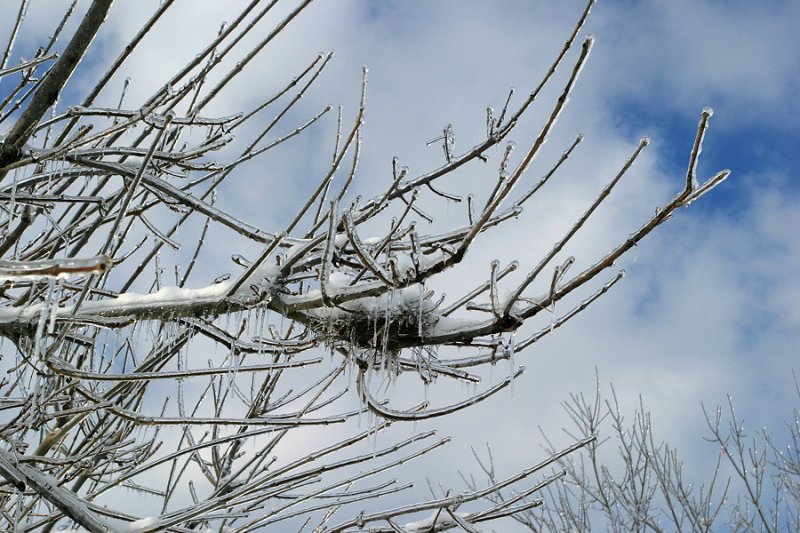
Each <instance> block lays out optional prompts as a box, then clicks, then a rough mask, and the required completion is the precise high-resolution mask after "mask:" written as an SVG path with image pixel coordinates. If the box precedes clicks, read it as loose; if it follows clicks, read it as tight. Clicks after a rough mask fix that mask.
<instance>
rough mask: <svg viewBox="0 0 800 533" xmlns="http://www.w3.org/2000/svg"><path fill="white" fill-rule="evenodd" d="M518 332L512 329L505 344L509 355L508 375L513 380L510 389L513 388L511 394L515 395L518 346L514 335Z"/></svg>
mask: <svg viewBox="0 0 800 533" xmlns="http://www.w3.org/2000/svg"><path fill="white" fill-rule="evenodd" d="M516 334H517V332H516V331H512V332H511V335H509V337H508V343H507V344H506V345H505V351H506V355H508V377H509V379H510V380H511V383H510V389H511V396H514V370H515V366H516V365H515V364H514V352H515V351H516V347H515V346H514V336H515V335H516Z"/></svg>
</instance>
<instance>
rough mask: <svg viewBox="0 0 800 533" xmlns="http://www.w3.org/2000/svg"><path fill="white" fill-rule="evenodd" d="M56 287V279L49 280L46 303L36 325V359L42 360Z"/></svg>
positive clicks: (41, 308)
mask: <svg viewBox="0 0 800 533" xmlns="http://www.w3.org/2000/svg"><path fill="white" fill-rule="evenodd" d="M55 286H56V283H55V279H53V278H48V279H47V296H45V299H44V302H43V303H42V304H41V305H40V308H39V322H38V323H37V324H36V334H35V336H34V345H33V353H34V357H35V358H36V359H41V355H42V350H43V345H44V340H43V339H44V336H45V326H46V324H47V319H48V317H49V314H50V308H51V307H52V302H53V291H54V290H55ZM56 305H58V304H56Z"/></svg>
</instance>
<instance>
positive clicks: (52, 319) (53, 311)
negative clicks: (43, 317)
mask: <svg viewBox="0 0 800 533" xmlns="http://www.w3.org/2000/svg"><path fill="white" fill-rule="evenodd" d="M63 285H64V281H63V280H62V279H61V278H58V279H57V280H56V283H55V291H56V292H57V294H56V295H54V296H53V298H52V300H51V301H50V302H49V303H48V314H49V315H50V316H49V322H48V324H47V334H48V335H52V334H53V333H54V332H55V329H56V317H57V316H58V302H59V300H60V299H61V295H62V292H63Z"/></svg>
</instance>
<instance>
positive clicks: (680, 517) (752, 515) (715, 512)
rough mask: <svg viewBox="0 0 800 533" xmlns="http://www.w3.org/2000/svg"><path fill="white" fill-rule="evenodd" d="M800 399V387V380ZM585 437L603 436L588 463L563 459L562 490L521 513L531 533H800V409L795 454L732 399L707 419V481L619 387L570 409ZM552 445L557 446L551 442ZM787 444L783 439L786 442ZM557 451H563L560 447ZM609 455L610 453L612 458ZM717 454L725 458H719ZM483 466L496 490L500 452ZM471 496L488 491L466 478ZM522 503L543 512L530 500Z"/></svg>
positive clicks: (497, 497) (792, 436)
mask: <svg viewBox="0 0 800 533" xmlns="http://www.w3.org/2000/svg"><path fill="white" fill-rule="evenodd" d="M795 387H796V392H797V398H798V399H800V387H798V386H797V382H795ZM563 406H564V409H565V411H566V414H567V416H568V417H569V418H570V419H571V421H572V424H571V426H570V427H569V428H568V429H567V430H566V431H567V433H568V434H569V435H570V436H571V437H574V438H576V439H581V438H586V436H595V437H597V438H596V439H594V440H592V441H591V442H589V443H588V444H587V446H586V447H585V452H586V453H585V454H584V455H583V456H575V455H573V456H569V457H564V458H562V459H560V460H559V461H558V466H557V469H556V471H557V473H556V474H555V476H556V477H558V478H559V479H560V480H561V482H560V483H553V484H550V485H548V487H547V488H546V489H545V490H544V491H542V493H540V495H541V499H540V500H536V501H538V502H539V503H541V502H544V503H543V505H539V506H536V509H534V508H533V507H532V508H531V509H527V510H525V511H523V512H519V513H515V514H514V515H513V518H514V519H515V520H517V522H519V523H520V524H522V525H524V526H526V527H527V528H528V529H530V531H564V532H566V531H585V532H589V531H597V530H598V529H603V530H605V531H618V532H624V531H642V532H645V531H652V532H661V531H716V530H718V529H729V530H731V531H796V530H797V529H798V528H799V527H800V490H798V488H799V487H800V455H798V447H797V445H798V443H800V411H798V410H797V409H795V410H794V413H793V417H792V419H791V420H790V421H788V422H787V427H786V429H787V430H788V437H789V439H788V442H790V443H791V444H790V445H788V446H781V445H780V444H778V442H779V441H778V440H777V439H778V437H777V436H776V435H774V434H770V432H769V431H768V430H767V428H761V429H759V430H752V429H750V428H747V427H746V425H745V423H744V421H743V420H742V418H741V416H740V415H738V414H737V412H736V409H735V408H734V405H733V401H732V400H731V398H730V397H729V398H728V405H727V409H724V408H722V407H720V406H718V407H717V408H716V409H715V410H714V411H713V412H706V413H705V417H706V422H707V424H708V428H709V432H710V435H709V437H708V438H707V439H706V440H707V441H708V442H709V443H710V448H711V449H710V450H709V451H710V452H711V454H710V455H711V456H712V457H714V456H716V457H714V460H712V461H710V462H709V469H708V471H706V472H704V475H705V477H704V478H696V477H695V475H696V474H695V473H691V472H687V469H686V468H685V464H684V459H683V458H681V456H680V454H679V453H678V450H677V449H676V448H675V447H673V446H671V445H670V444H668V443H665V442H660V441H658V440H656V438H655V436H654V425H653V423H652V420H651V417H650V415H649V414H648V412H647V411H646V410H645V406H644V405H641V404H640V406H639V409H637V410H636V411H635V412H634V413H633V417H632V420H631V421H627V420H626V419H625V417H624V416H623V414H622V409H621V407H620V404H619V402H618V400H617V397H616V394H615V393H614V389H613V387H612V388H611V395H610V398H609V399H607V400H603V398H602V394H601V392H600V386H599V383H598V387H597V389H596V393H595V395H594V397H589V398H587V397H585V396H584V395H582V394H573V395H572V397H571V399H570V401H569V402H565V403H564V404H563ZM544 438H545V440H547V441H548V443H549V439H548V437H547V436H544ZM780 440H783V438H782V437H781V438H780ZM549 448H550V449H553V446H552V444H549ZM604 452H605V453H604ZM715 452H716V453H715ZM474 453H475V458H476V459H477V462H478V464H479V466H480V468H481V470H482V471H483V473H484V474H485V476H486V480H487V484H489V485H493V484H494V483H496V473H495V470H494V464H493V459H492V453H491V449H488V454H487V456H486V457H485V458H481V457H480V455H479V454H478V453H476V452H474ZM464 479H465V482H466V484H467V486H468V487H470V489H472V490H474V489H476V488H477V487H478V486H479V485H480V483H479V482H478V481H477V480H476V479H475V478H474V476H469V477H466V476H465V477H464ZM519 496H520V495H518V494H508V493H504V491H495V492H492V493H491V494H490V495H488V496H487V500H489V501H491V502H493V503H495V504H497V505H499V504H501V503H504V502H506V501H508V500H509V499H514V500H518V499H519ZM521 501H522V502H525V503H530V504H533V503H534V501H532V500H531V499H530V498H527V495H526V496H525V497H523V498H522V499H521Z"/></svg>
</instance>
